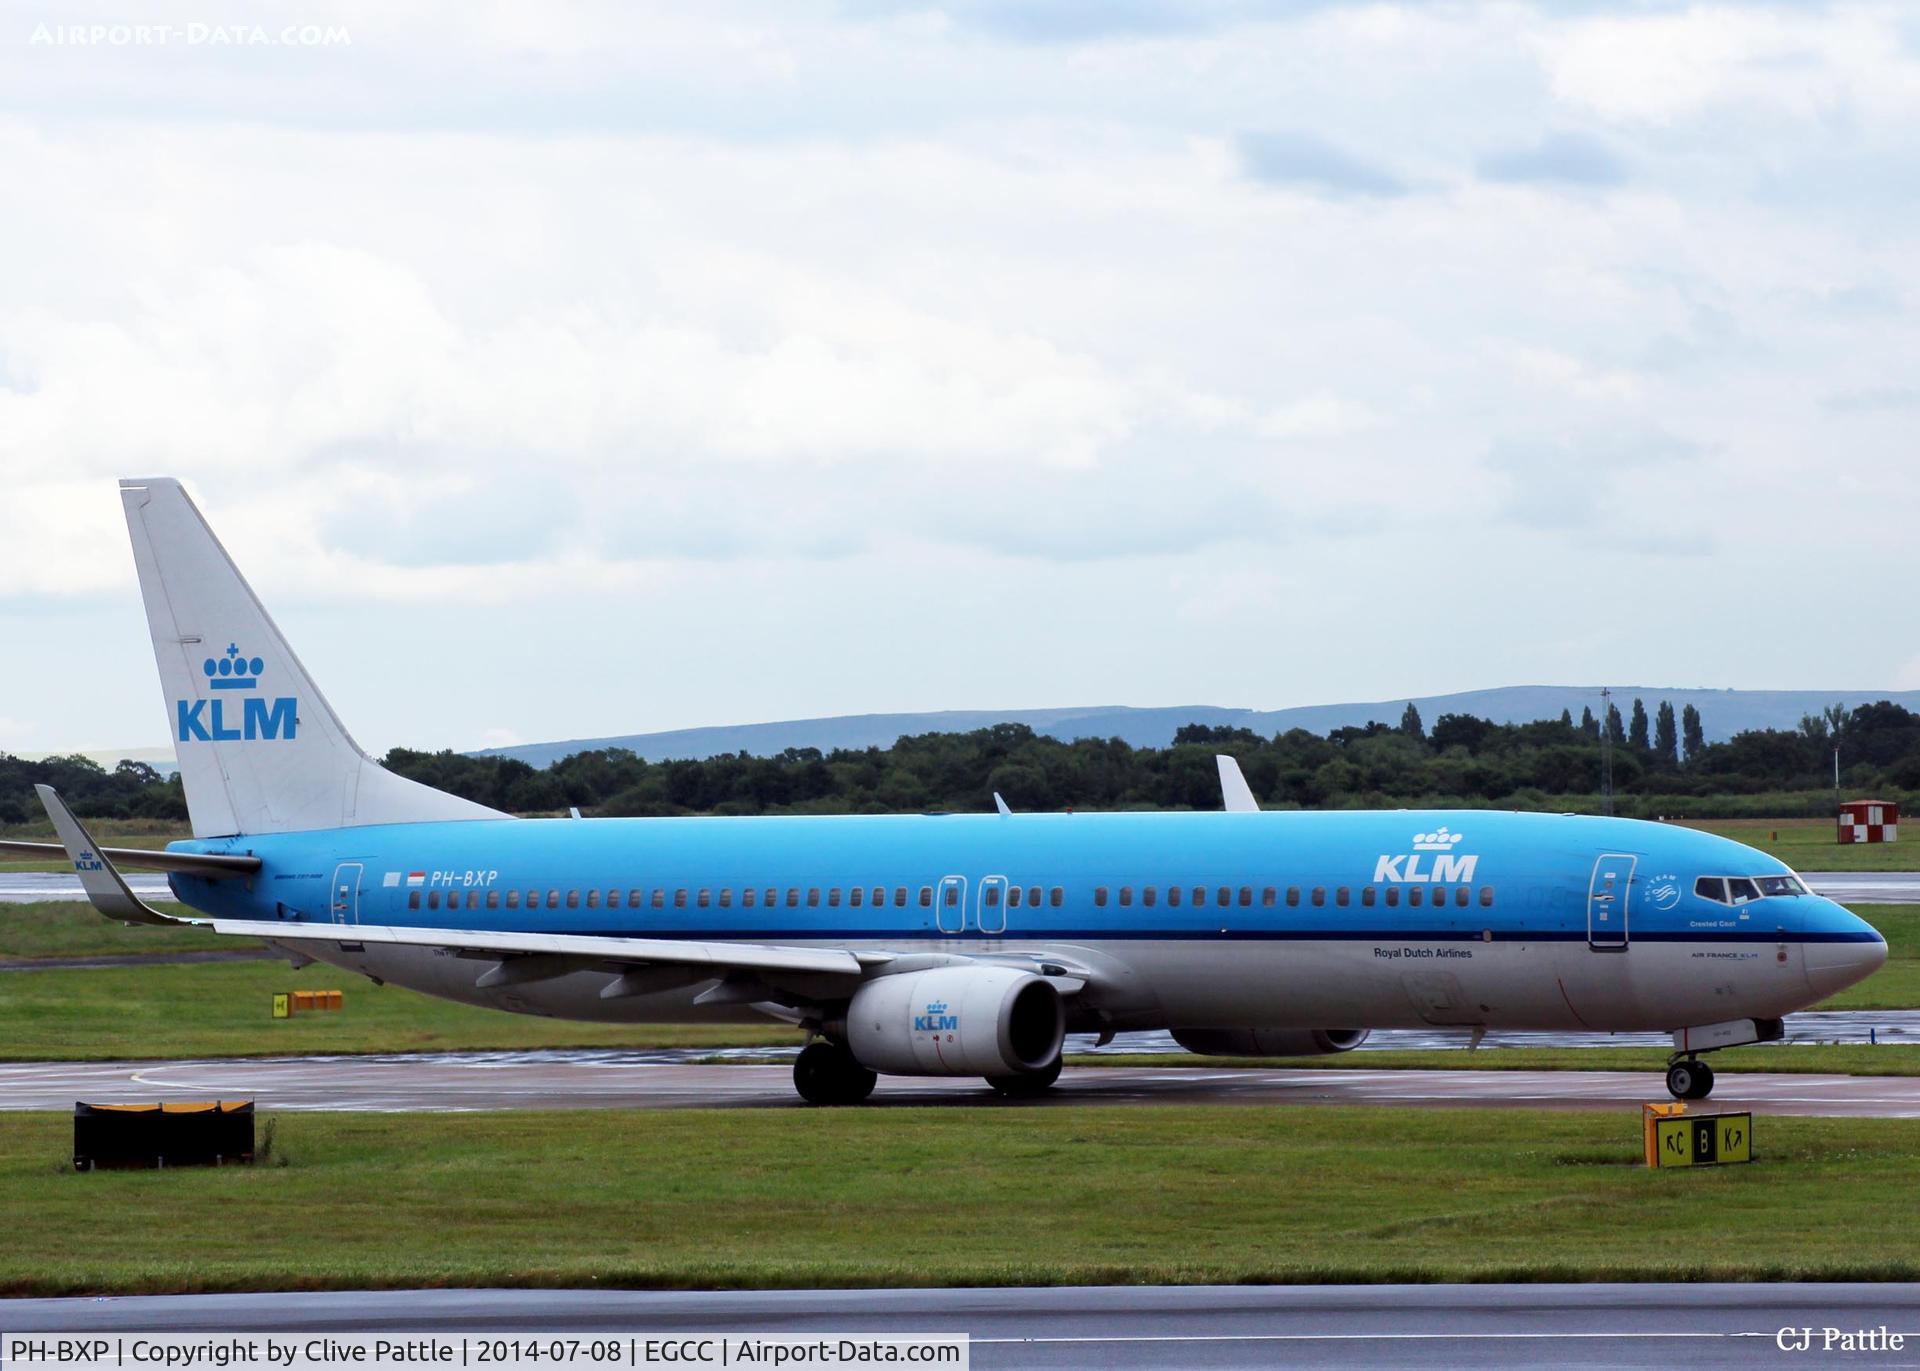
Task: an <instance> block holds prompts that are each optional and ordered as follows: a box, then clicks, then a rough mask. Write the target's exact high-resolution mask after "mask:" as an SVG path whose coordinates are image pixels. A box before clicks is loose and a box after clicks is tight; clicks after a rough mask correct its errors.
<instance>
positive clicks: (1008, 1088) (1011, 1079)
mask: <svg viewBox="0 0 1920 1371" xmlns="http://www.w3.org/2000/svg"><path fill="white" fill-rule="evenodd" d="M1059 1079H1060V1058H1059V1057H1055V1058H1054V1059H1053V1065H1052V1066H1049V1067H1047V1068H1046V1069H1045V1070H1044V1071H1032V1072H1028V1073H1027V1074H1026V1075H1024V1076H989V1077H987V1084H988V1085H990V1086H992V1087H993V1088H994V1089H995V1090H997V1091H998V1092H999V1093H1000V1094H1002V1095H1005V1096H1007V1098H1009V1099H1015V1100H1021V1099H1028V1098H1030V1097H1032V1096H1034V1095H1044V1094H1046V1093H1047V1091H1049V1090H1051V1089H1053V1083H1054V1082H1055V1081H1057V1080H1059Z"/></svg>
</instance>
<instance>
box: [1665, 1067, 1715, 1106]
mask: <svg viewBox="0 0 1920 1371" xmlns="http://www.w3.org/2000/svg"><path fill="white" fill-rule="evenodd" d="M1667 1093H1668V1094H1669V1095H1672V1096H1673V1097H1674V1098H1675V1099H1676V1100H1704V1099H1706V1098H1707V1096H1708V1095H1711V1094H1712V1093H1713V1068H1712V1067H1710V1066H1708V1065H1707V1064H1706V1063H1705V1062H1703V1061H1699V1060H1697V1059H1696V1060H1691V1061H1683V1062H1675V1063H1674V1064H1673V1065H1672V1066H1670V1067H1668V1068H1667Z"/></svg>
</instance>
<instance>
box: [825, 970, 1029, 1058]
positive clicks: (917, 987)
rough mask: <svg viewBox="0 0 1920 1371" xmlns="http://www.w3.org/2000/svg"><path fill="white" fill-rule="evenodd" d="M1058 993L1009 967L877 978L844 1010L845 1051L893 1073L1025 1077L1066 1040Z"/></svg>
mask: <svg viewBox="0 0 1920 1371" xmlns="http://www.w3.org/2000/svg"><path fill="white" fill-rule="evenodd" d="M1066 1027H1067V1016H1066V1010H1065V1008H1064V1007H1063V1006H1062V1005H1061V1003H1060V992H1059V991H1057V990H1055V989H1054V988H1053V985H1052V983H1051V982H1049V981H1047V980H1046V979H1045V978H1044V977H1040V976H1036V975H1034V974H1033V973H1032V972H1030V971H1021V970H1019V969H1017V968H1015V967H1010V966H942V967H936V968H934V969H932V970H928V971H904V972H901V973H900V974H899V975H896V976H881V977H879V978H877V979H875V980H871V981H868V982H867V983H866V984H865V985H863V986H861V987H860V989H859V990H857V991H855V992H854V996H853V1002H852V1003H851V1004H849V1005H848V1006H847V1047H848V1050H850V1051H851V1052H852V1053H853V1055H854V1057H855V1058H856V1059H857V1060H858V1061H859V1063H860V1064H861V1065H862V1066H864V1067H866V1068H867V1069H868V1070H869V1071H878V1072H881V1073H883V1074H886V1075H891V1076H1023V1075H1027V1074H1030V1073H1032V1072H1037V1071H1045V1070H1046V1069H1047V1068H1048V1067H1050V1066H1052V1065H1053V1063H1054V1061H1055V1059H1057V1058H1058V1057H1059V1055H1060V1044H1061V1042H1062V1041H1063V1040H1064V1039H1065V1037H1066Z"/></svg>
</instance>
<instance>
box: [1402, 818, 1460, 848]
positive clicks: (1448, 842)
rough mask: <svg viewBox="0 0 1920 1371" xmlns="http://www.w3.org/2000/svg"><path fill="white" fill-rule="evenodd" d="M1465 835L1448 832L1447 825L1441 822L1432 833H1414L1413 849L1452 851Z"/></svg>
mask: <svg viewBox="0 0 1920 1371" xmlns="http://www.w3.org/2000/svg"><path fill="white" fill-rule="evenodd" d="M1463 836H1464V835H1462V834H1459V833H1449V832H1447V826H1446V825H1445V824H1441V825H1440V827H1438V828H1436V829H1435V830H1434V831H1433V832H1431V833H1416V834H1414V835H1413V850H1414V851H1415V852H1451V851H1453V849H1454V847H1455V846H1456V845H1458V843H1459V842H1460V839H1461V838H1462V837H1463Z"/></svg>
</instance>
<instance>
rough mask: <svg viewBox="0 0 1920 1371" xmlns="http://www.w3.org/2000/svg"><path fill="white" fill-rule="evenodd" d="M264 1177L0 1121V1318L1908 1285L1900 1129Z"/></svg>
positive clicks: (876, 1141) (1335, 1122) (1094, 1144)
mask: <svg viewBox="0 0 1920 1371" xmlns="http://www.w3.org/2000/svg"><path fill="white" fill-rule="evenodd" d="M272 1123H273V1128H274V1134H275V1150H276V1156H275V1158H274V1161H279V1160H282V1159H284V1160H285V1162H286V1163H287V1164H286V1165H276V1164H272V1163H271V1162H269V1163H268V1164H263V1165H258V1166H255V1167H251V1168H247V1167H234V1168H224V1169H221V1170H176V1171H164V1172H103V1173H95V1174H89V1175H78V1174H74V1173H72V1172H71V1171H65V1172H63V1171H62V1165H63V1161H64V1159H65V1158H66V1156H67V1154H68V1152H69V1148H70V1140H71V1131H70V1125H69V1122H68V1120H67V1119H66V1118H64V1117H62V1116H58V1115H19V1114H15V1115H7V1116H4V1117H0V1210H3V1211H4V1212H5V1213H6V1214H7V1216H8V1219H7V1242H6V1243H5V1244H4V1245H0V1294H8V1295H68V1294H109V1293H136V1292H159V1291H193V1290H245V1289H295V1288H349V1289H364V1288H375V1287H383V1286H389V1287H390V1286H417V1285H428V1286H438V1285H450V1286H482V1287H491V1286H530V1285H539V1286H567V1287H584V1288H594V1287H599V1288H608V1287H621V1286H627V1287H636V1286H637V1287H675V1288H686V1287H700V1288H712V1287H805V1286H888V1285H895V1286H898V1285H1006V1284H1060V1283H1071V1284H1083V1283H1085V1284H1111V1283H1126V1282H1272V1281H1288V1282H1312V1281H1440V1280H1446V1281H1461V1280H1465V1281H1493V1280H1502V1281H1504V1280H1523V1281H1525V1280H1542V1281H1544V1280H1761V1279H1772V1280H1910V1279H1914V1278H1916V1277H1920V1225H1915V1224H1914V1223H1913V1222H1912V1221H1911V1218H1910V1216H1909V1214H1908V1212H1907V1207H1906V1206H1904V1205H1902V1204H1898V1203H1890V1202H1889V1199H1890V1197H1897V1196H1902V1195H1911V1194H1913V1193H1915V1191H1916V1189H1917V1188H1920V1123H1915V1122H1912V1121H1906V1120H1890V1119H1795V1118H1777V1117H1772V1116H1768V1117H1766V1118H1763V1119H1761V1120H1759V1121H1758V1126H1757V1127H1756V1130H1755V1153H1756V1156H1757V1158H1758V1159H1757V1160H1756V1162H1755V1163H1754V1164H1753V1165H1751V1166H1744V1167H1728V1168H1725V1169H1721V1170H1703V1171H1697V1172H1686V1171H1648V1170H1646V1169H1644V1168H1643V1167H1641V1166H1639V1165H1638V1162H1639V1159H1640V1124H1639V1119H1638V1118H1637V1117H1636V1116H1635V1115H1633V1114H1631V1113H1628V1112H1626V1111H1619V1112H1617V1113H1607V1114H1594V1113H1586V1112H1579V1113H1573V1112H1567V1113H1556V1112H1545V1111H1530V1110H1528V1111H1520V1110H1486V1111H1464V1110H1406V1109H1385V1108H1381V1109H1375V1108H1368V1109H1349V1108H1335V1107H1317V1106H1307V1107H1264V1106H1240V1107H1214V1108H1190V1107H1179V1108H1173V1107H1157V1106H1137V1107H1128V1108H1086V1109H1073V1110H1052V1109H1044V1108H1042V1109H1031V1108H1029V1109H1022V1108H1019V1107H1017V1106H1014V1107H1011V1108H1009V1107H1005V1106H1000V1107H995V1106H984V1107H980V1108H974V1109H908V1108H899V1109H868V1110H805V1109H794V1110H754V1111H712V1110H698V1111H691V1110H690V1111H677V1110H676V1111H664V1110H663V1111H640V1112H625V1111H613V1110H607V1111H598V1110H589V1111H580V1112H572V1113H512V1114H425V1115H375V1114H355V1115H339V1114H282V1115H280V1116H278V1117H277V1118H276V1119H274V1120H273V1121H272Z"/></svg>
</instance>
